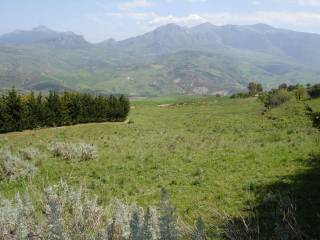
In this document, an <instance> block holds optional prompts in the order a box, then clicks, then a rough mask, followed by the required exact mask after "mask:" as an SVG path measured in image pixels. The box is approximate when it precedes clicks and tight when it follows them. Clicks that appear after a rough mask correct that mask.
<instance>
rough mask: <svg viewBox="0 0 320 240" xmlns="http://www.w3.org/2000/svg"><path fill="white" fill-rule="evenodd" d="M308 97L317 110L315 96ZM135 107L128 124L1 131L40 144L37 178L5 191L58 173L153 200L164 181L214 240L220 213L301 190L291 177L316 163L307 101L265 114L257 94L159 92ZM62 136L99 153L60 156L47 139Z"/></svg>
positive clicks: (16, 142) (12, 142) (34, 190)
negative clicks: (82, 157) (72, 158)
mask: <svg viewBox="0 0 320 240" xmlns="http://www.w3.org/2000/svg"><path fill="white" fill-rule="evenodd" d="M307 103H308V104H310V105H311V106H312V107H314V108H315V109H320V101H319V100H312V101H308V102H307ZM132 106H133V108H132V111H131V113H130V117H129V118H130V121H129V122H128V123H102V124H88V125H80V126H72V127H64V128H52V129H42V130H35V131H26V132H22V133H10V134H5V135H1V138H0V147H1V148H5V149H10V150H11V151H19V150H20V149H22V148H25V147H33V148H35V149H38V150H39V151H40V156H39V157H38V158H37V159H35V160H34V161H35V165H36V166H37V168H38V172H37V173H36V175H35V176H34V178H30V179H26V180H18V181H12V182H10V181H2V182H1V183H0V193H1V195H3V196H14V194H15V193H16V192H17V191H20V192H24V191H25V190H28V191H29V192H31V195H32V198H33V199H34V200H35V201H36V199H37V196H38V194H39V192H40V191H41V190H42V189H43V188H44V187H45V186H48V185H51V184H55V183H57V182H59V181H60V180H61V179H63V180H64V181H66V182H67V183H69V184H70V185H75V186H78V185H79V184H83V185H85V186H86V187H87V188H88V189H89V190H90V193H91V194H96V195H97V196H98V198H99V202H101V203H103V204H107V203H108V202H109V201H110V200H111V199H113V198H114V197H117V198H120V199H123V200H125V201H127V202H132V201H135V202H137V203H138V204H139V205H141V206H147V205H150V204H151V205H155V204H157V203H158V199H159V194H160V189H161V188H162V187H165V188H166V189H167V190H168V191H169V193H170V198H171V200H172V203H173V204H174V205H175V206H176V207H177V211H178V215H179V219H180V220H182V221H184V222H186V223H190V224H192V223H193V221H194V220H195V219H196V218H197V217H198V216H203V218H204V220H205V221H206V223H207V224H208V231H209V234H210V236H211V239H221V238H220V237H219V232H220V231H219V230H218V229H219V228H217V226H220V224H221V218H220V217H219V214H218V213H221V214H222V213H224V214H228V215H230V216H232V217H238V216H240V215H244V216H245V215H246V214H247V213H246V209H247V204H248V201H253V202H255V203H258V202H259V201H260V199H261V198H264V196H266V195H268V194H269V193H270V192H273V191H284V192H285V191H287V190H290V191H292V190H299V186H300V185H301V184H303V183H304V182H302V179H304V178H300V180H297V179H296V177H298V176H304V174H307V172H308V171H310V170H311V169H312V168H311V166H310V165H309V164H310V161H309V154H310V153H313V152H314V153H317V152H318V150H319V148H318V143H319V133H318V132H317V131H316V130H315V129H314V128H312V126H311V125H312V124H311V122H310V120H309V119H308V117H307V116H306V115H305V107H304V104H303V102H296V101H295V100H292V101H291V102H289V103H287V104H285V105H283V106H280V107H278V108H275V109H273V110H270V111H268V112H267V113H265V114H262V112H263V110H264V108H263V106H262V103H260V102H259V101H258V100H257V99H255V98H249V99H229V98H216V97H211V98H197V99H192V98H188V97H183V98H179V99H174V98H167V99H163V98H162V99H154V100H152V99H151V100H141V101H134V102H132ZM59 141H66V142H74V143H78V142H86V143H90V144H93V145H94V146H96V147H97V149H98V150H97V152H98V155H97V159H96V160H92V161H87V162H79V163H71V162H69V161H67V160H63V159H60V158H56V157H54V156H52V154H50V152H49V151H48V146H50V144H51V143H54V142H59ZM308 176H309V175H308ZM312 176H314V177H315V176H318V175H310V176H309V178H307V177H306V178H305V179H306V180H307V183H306V185H303V189H304V190H303V192H304V193H303V194H300V195H298V196H299V198H301V199H299V198H298V199H299V201H302V202H304V203H305V204H307V203H306V202H307V201H306V199H304V197H305V198H307V199H308V201H311V202H312V199H313V198H312V196H313V197H316V196H317V195H316V194H315V189H314V187H316V186H317V185H314V184H318V183H319V182H318V181H315V180H312V179H314V178H312ZM296 181H298V182H297V184H296ZM308 181H309V182H308ZM292 184H293V185H292ZM277 186H278V187H279V186H280V188H278V187H277ZM271 189H272V190H271ZM300 190H301V189H300ZM309 193H310V194H309ZM308 209H309V208H308V207H307V206H306V205H305V206H304V207H303V208H302V211H304V212H303V213H304V214H305V215H306V214H309V215H310V214H312V213H309V212H308ZM305 215H302V216H305ZM310 216H311V215H310ZM310 216H309V217H310Z"/></svg>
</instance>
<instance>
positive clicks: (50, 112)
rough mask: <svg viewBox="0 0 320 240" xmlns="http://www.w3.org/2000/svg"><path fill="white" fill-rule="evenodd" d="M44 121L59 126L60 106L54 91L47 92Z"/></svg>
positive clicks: (60, 117) (49, 124)
mask: <svg viewBox="0 0 320 240" xmlns="http://www.w3.org/2000/svg"><path fill="white" fill-rule="evenodd" d="M45 111H46V123H47V125H48V126H61V124H62V107H61V102H60V98H59V95H58V94H57V93H56V92H52V91H50V92H49V95H48V97H46V104H45Z"/></svg>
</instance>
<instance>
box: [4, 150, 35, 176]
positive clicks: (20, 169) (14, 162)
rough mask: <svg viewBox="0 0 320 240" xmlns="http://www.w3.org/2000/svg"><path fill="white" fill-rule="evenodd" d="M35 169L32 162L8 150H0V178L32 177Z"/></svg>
mask: <svg viewBox="0 0 320 240" xmlns="http://www.w3.org/2000/svg"><path fill="white" fill-rule="evenodd" d="M36 171H37V169H36V167H35V166H34V164H33V163H32V162H29V161H25V160H23V159H22V158H21V156H19V155H15V154H12V153H11V152H10V151H7V150H2V151H0V178H1V179H8V180H11V181H13V180H18V179H20V178H25V177H32V176H33V175H34V174H35V173H36Z"/></svg>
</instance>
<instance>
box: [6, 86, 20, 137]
mask: <svg viewBox="0 0 320 240" xmlns="http://www.w3.org/2000/svg"><path fill="white" fill-rule="evenodd" d="M3 101H4V116H5V131H7V132H12V131H21V130H22V129H23V126H22V117H23V116H22V113H23V105H22V102H21V97H20V96H19V95H18V94H17V92H16V90H15V89H14V88H12V90H11V91H9V93H8V94H7V95H6V96H5V97H4V100H3Z"/></svg>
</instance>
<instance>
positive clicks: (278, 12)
mask: <svg viewBox="0 0 320 240" xmlns="http://www.w3.org/2000/svg"><path fill="white" fill-rule="evenodd" d="M205 22H210V23H212V24H215V25H225V24H237V25H249V24H255V23H265V24H270V25H272V26H275V27H279V28H286V29H292V30H297V31H303V32H313V33H320V0H118V1H115V0H0V34H3V33H7V32H11V31H13V30H17V29H24V30H27V29H31V28H33V27H36V26H38V25H45V26H47V27H48V28H51V29H53V30H56V31H73V32H75V33H77V34H80V35H83V36H84V37H85V38H86V39H87V40H88V41H90V42H99V41H103V40H105V39H108V38H114V39H116V40H121V39H125V38H129V37H133V36H137V35H140V34H143V33H145V32H148V31H151V30H153V29H155V28H156V27H158V26H161V25H164V24H169V23H176V24H179V25H183V26H195V25H198V24H201V23H205Z"/></svg>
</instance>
